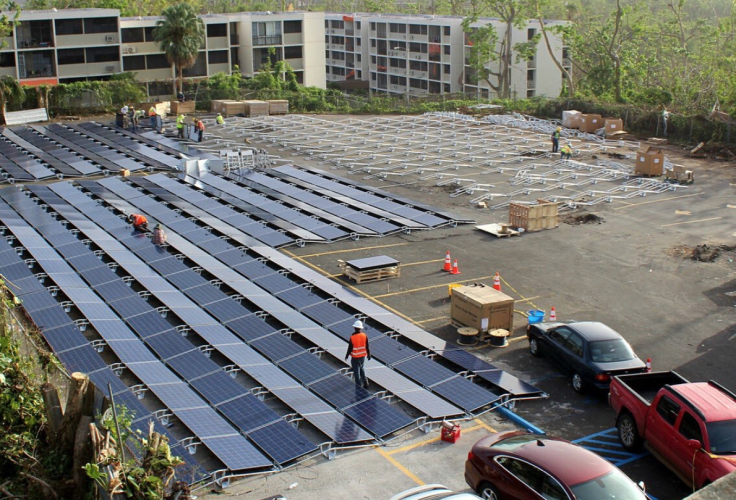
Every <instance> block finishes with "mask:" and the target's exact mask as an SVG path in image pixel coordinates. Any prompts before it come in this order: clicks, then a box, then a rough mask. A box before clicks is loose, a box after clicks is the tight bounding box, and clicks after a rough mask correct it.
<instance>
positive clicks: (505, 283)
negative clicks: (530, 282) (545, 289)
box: [499, 276, 539, 309]
mask: <svg viewBox="0 0 736 500" xmlns="http://www.w3.org/2000/svg"><path fill="white" fill-rule="evenodd" d="M499 277H500V278H501V281H503V284H504V285H506V286H507V287H509V288H510V289H511V290H512V291H513V292H514V293H515V294H516V295H518V296H519V297H521V300H522V302H529V305H531V306H532V307H533V308H534V309H539V308H538V307H537V306H535V305H534V302H532V299H534V298H536V297H532V298H531V299H527V298H526V297H524V296H523V295H522V294H520V293H519V292H518V291H517V290H516V289H515V288H514V287H513V286H511V285H509V282H508V281H506V280H505V279H503V276H499Z"/></svg>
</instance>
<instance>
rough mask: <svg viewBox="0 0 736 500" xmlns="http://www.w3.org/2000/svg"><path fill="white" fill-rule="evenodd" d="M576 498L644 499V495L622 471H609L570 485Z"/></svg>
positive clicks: (597, 499)
mask: <svg viewBox="0 0 736 500" xmlns="http://www.w3.org/2000/svg"><path fill="white" fill-rule="evenodd" d="M570 489H572V492H573V493H575V498H577V499H578V500H646V498H647V497H646V496H645V495H644V493H643V492H642V491H641V490H640V489H639V487H638V486H637V485H635V484H634V482H633V481H632V480H631V479H629V478H628V477H626V476H625V475H624V473H623V472H621V471H620V470H618V469H613V470H612V471H611V472H609V473H607V474H604V475H602V476H599V477H597V478H595V479H591V480H590V481H586V482H584V483H580V484H576V485H573V486H571V487H570Z"/></svg>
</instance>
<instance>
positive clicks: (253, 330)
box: [225, 314, 276, 342]
mask: <svg viewBox="0 0 736 500" xmlns="http://www.w3.org/2000/svg"><path fill="white" fill-rule="evenodd" d="M225 326H227V327H228V328H229V329H231V330H232V331H234V332H235V333H236V334H237V335H238V336H239V337H241V338H242V339H243V340H245V341H246V342H250V341H253V340H255V339H259V338H261V337H264V336H266V335H271V334H272V333H274V332H275V331H276V329H275V328H274V327H272V326H270V325H269V324H268V323H266V322H265V321H263V320H262V319H259V318H258V317H257V316H256V315H255V314H251V315H250V316H245V317H242V318H238V319H236V320H233V321H229V322H227V323H225Z"/></svg>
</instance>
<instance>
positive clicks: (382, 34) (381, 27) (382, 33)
mask: <svg viewBox="0 0 736 500" xmlns="http://www.w3.org/2000/svg"><path fill="white" fill-rule="evenodd" d="M376 27H377V28H378V30H376V36H377V37H378V38H386V23H378V25H377V26H376Z"/></svg>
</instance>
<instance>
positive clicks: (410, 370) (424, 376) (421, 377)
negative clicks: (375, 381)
mask: <svg viewBox="0 0 736 500" xmlns="http://www.w3.org/2000/svg"><path fill="white" fill-rule="evenodd" d="M393 368H394V369H395V370H396V371H398V372H400V373H403V374H404V375H406V376H407V377H409V378H411V379H414V380H416V381H417V382H419V383H420V384H422V385H423V386H425V387H429V386H432V385H434V384H437V383H439V382H442V381H443V380H447V379H449V378H452V377H455V376H456V374H455V373H454V372H452V371H450V370H448V369H447V368H445V367H443V366H440V365H439V364H437V363H435V362H434V361H432V360H431V359H429V358H426V357H424V356H421V355H418V356H414V357H413V358H409V359H406V360H404V361H401V362H399V363H397V364H395V365H393Z"/></svg>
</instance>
